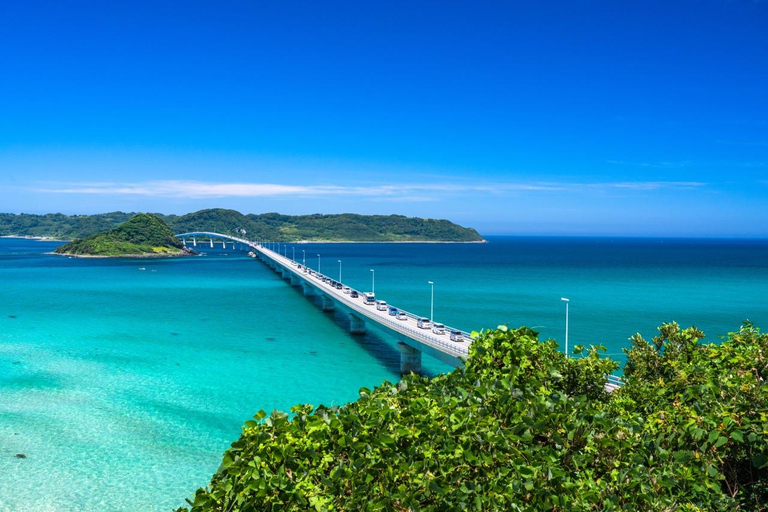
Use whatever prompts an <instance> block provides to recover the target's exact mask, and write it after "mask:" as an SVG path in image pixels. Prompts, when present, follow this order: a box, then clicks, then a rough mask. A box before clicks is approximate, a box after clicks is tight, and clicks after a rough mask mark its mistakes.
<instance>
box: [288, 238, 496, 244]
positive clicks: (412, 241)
mask: <svg viewBox="0 0 768 512" xmlns="http://www.w3.org/2000/svg"><path fill="white" fill-rule="evenodd" d="M280 243H285V244H487V243H488V240H486V239H485V238H483V239H482V240H298V241H296V242H280Z"/></svg>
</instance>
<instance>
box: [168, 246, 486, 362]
mask: <svg viewBox="0 0 768 512" xmlns="http://www.w3.org/2000/svg"><path fill="white" fill-rule="evenodd" d="M176 237H177V238H181V239H182V241H183V242H184V245H185V246H187V245H188V244H189V240H191V241H192V245H193V246H197V244H198V243H199V244H201V245H209V246H210V247H214V246H218V245H219V244H221V247H223V248H226V247H227V246H228V244H229V243H232V244H233V247H234V248H237V245H238V244H239V245H240V246H241V247H242V248H244V247H248V248H249V249H250V250H251V252H252V254H253V255H254V256H255V257H257V258H258V259H260V260H261V261H263V262H264V263H266V264H267V266H269V267H270V268H272V269H273V270H275V272H277V273H278V274H280V275H281V276H282V277H283V278H284V279H286V280H288V281H290V283H291V285H292V286H298V287H301V289H302V291H303V293H304V295H305V296H319V297H320V299H321V301H322V308H323V311H334V310H335V309H337V308H339V309H341V310H343V311H345V312H346V313H347V315H348V317H349V330H350V332H352V333H356V334H360V333H364V332H366V329H367V328H366V322H375V323H376V324H377V325H378V326H380V327H382V328H384V329H385V330H386V331H387V332H389V333H391V334H392V335H394V336H395V337H396V338H397V340H398V343H397V347H398V349H399V350H400V371H401V372H402V373H410V372H415V373H419V372H420V371H421V354H422V353H426V354H429V355H431V356H432V357H435V358H436V359H438V360H440V361H442V362H444V363H447V364H449V365H451V366H460V365H461V364H463V362H464V361H465V360H466V357H467V354H468V353H469V345H470V343H472V337H471V335H470V334H469V333H467V332H464V331H461V330H460V329H455V328H452V327H449V326H445V328H444V329H443V330H442V333H439V331H437V330H433V329H432V326H433V325H435V324H434V323H432V322H430V323H429V325H428V326H427V324H426V323H423V324H422V325H424V327H419V325H420V324H419V319H420V318H421V317H419V316H417V315H415V314H413V313H410V312H408V311H405V310H403V309H400V308H397V307H396V306H393V305H391V304H387V305H386V306H378V305H377V303H376V302H373V303H370V301H368V302H367V301H366V294H365V293H361V292H359V291H357V290H355V289H354V288H351V287H349V286H345V285H344V284H343V283H339V282H338V281H335V280H334V279H332V278H330V277H328V276H326V275H323V274H321V273H320V272H318V271H316V270H313V269H311V268H309V267H307V266H306V265H302V264H301V263H299V262H297V261H294V260H293V259H290V258H288V257H287V256H284V255H281V254H279V253H278V252H276V251H273V250H271V249H269V248H267V246H266V245H265V244H262V243H258V242H252V241H250V240H245V239H244V238H239V237H235V236H231V235H224V234H221V233H213V232H205V231H196V232H191V233H181V234H178V235H176ZM214 240H216V242H214ZM391 310H393V311H392V312H390V311H391ZM394 310H396V312H395V311H394ZM430 320H431V319H430Z"/></svg>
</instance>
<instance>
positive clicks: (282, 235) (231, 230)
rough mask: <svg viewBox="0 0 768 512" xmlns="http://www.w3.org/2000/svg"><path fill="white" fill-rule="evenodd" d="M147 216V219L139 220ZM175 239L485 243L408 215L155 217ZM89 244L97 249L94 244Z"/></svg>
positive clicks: (104, 220) (58, 226)
mask: <svg viewBox="0 0 768 512" xmlns="http://www.w3.org/2000/svg"><path fill="white" fill-rule="evenodd" d="M136 215H137V214H136V213H124V212H111V213H100V214H96V215H63V214H60V213H50V214H46V215H31V214H24V213H22V214H12V213H0V236H22V237H41V238H53V239H57V240H74V239H79V238H87V237H91V236H93V235H99V234H101V235H105V234H106V233H107V232H110V230H114V229H115V228H117V227H118V226H120V225H121V224H122V223H125V222H127V221H129V220H131V219H133V218H135V217H136ZM141 215H149V214H141ZM151 216H152V217H154V218H156V219H157V220H159V221H161V222H162V223H164V224H165V225H166V226H167V228H168V229H169V230H170V231H171V232H172V233H186V232H191V231H212V232H216V233H222V234H229V235H235V236H240V237H243V238H248V239H251V240H257V239H259V240H273V241H276V242H293V243H298V242H484V241H485V240H484V239H483V237H482V236H480V234H479V233H478V232H477V231H476V230H474V229H472V228H466V227H463V226H459V225H458V224H454V223H453V222H451V221H449V220H444V219H422V218H419V217H406V216H404V215H358V214H351V213H343V214H332V215H323V214H315V215H281V214H279V213H262V214H248V215H243V214H242V213H240V212H238V211H236V210H228V209H223V208H213V209H206V210H200V211H197V212H194V213H188V214H186V215H163V214H159V213H155V214H151ZM89 243H94V242H93V240H91V241H90V242H89Z"/></svg>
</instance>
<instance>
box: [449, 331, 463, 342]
mask: <svg viewBox="0 0 768 512" xmlns="http://www.w3.org/2000/svg"><path fill="white" fill-rule="evenodd" d="M451 341H457V342H458V341H464V335H463V334H462V333H461V331H451Z"/></svg>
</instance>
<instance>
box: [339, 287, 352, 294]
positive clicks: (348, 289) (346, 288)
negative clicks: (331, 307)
mask: <svg viewBox="0 0 768 512" xmlns="http://www.w3.org/2000/svg"><path fill="white" fill-rule="evenodd" d="M341 291H342V292H344V293H349V292H350V291H352V289H351V288H350V287H349V286H345V287H344V288H343V289H342V290H341Z"/></svg>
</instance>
